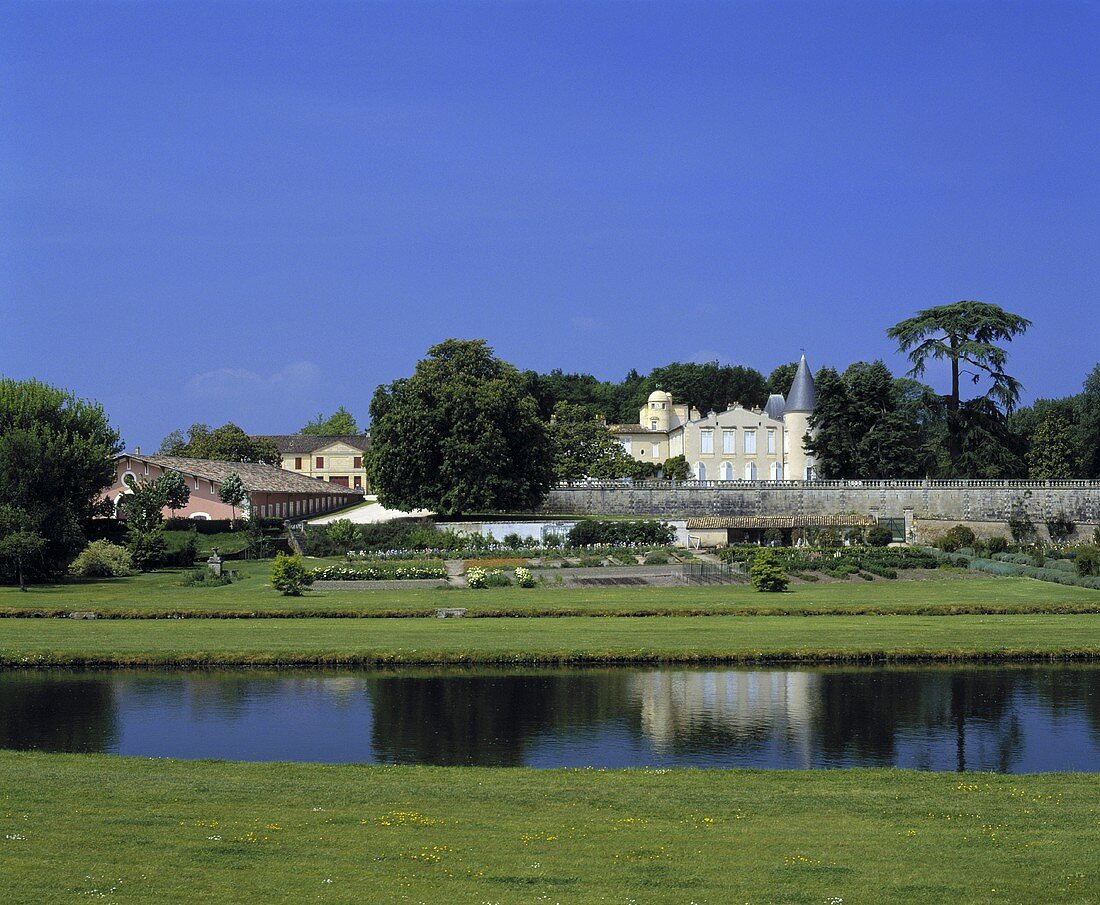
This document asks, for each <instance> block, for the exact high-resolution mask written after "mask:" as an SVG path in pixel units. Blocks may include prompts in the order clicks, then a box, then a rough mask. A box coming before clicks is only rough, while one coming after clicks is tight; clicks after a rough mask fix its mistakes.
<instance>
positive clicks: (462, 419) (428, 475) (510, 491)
mask: <svg viewBox="0 0 1100 905" xmlns="http://www.w3.org/2000/svg"><path fill="white" fill-rule="evenodd" d="M370 411H371V449H370V452H369V453H368V456H367V459H368V465H369V469H370V475H371V483H372V484H373V486H374V487H376V488H377V489H378V496H379V499H380V501H381V502H382V503H383V505H387V506H392V507H395V508H398V509H430V510H433V511H435V512H438V513H441V514H444V515H457V514H459V513H463V512H486V511H493V510H498V511H499V510H529V509H532V508H534V507H535V506H537V505H538V504H539V503H540V502H541V501H542V499H543V498H544V497H545V496H546V493H547V491H548V490H549V489H550V485H551V483H552V482H553V479H554V472H553V455H552V450H551V445H550V438H549V434H548V430H547V425H546V423H545V422H544V421H543V419H542V418H540V417H539V409H538V404H537V402H536V401H535V398H534V397H533V396H532V395H531V394H530V393H529V392H528V391H527V384H526V382H525V381H524V380H523V379H522V375H520V372H519V371H518V370H516V368H514V367H513V366H512V365H510V364H508V363H507V362H504V361H501V360H500V359H499V358H497V357H496V356H494V355H493V350H492V349H491V348H490V347H489V345H488V344H487V343H486V342H485V341H484V340H458V339H448V340H446V341H445V342H442V343H439V344H438V345H435V346H432V347H431V348H430V349H429V350H428V357H427V358H425V359H423V360H421V361H420V362H419V363H418V364H417V366H416V370H415V372H414V373H413V375H412V377H408V378H403V379H401V380H396V381H394V382H393V383H391V384H389V385H388V386H380V387H379V388H378V389H377V390H376V391H375V394H374V398H373V400H372V401H371V409H370Z"/></svg>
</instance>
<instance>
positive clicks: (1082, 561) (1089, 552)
mask: <svg viewBox="0 0 1100 905" xmlns="http://www.w3.org/2000/svg"><path fill="white" fill-rule="evenodd" d="M1074 567H1075V569H1074V571H1076V572H1077V574H1078V575H1100V546H1096V547H1091V546H1089V547H1078V548H1077V558H1076V559H1075V560H1074Z"/></svg>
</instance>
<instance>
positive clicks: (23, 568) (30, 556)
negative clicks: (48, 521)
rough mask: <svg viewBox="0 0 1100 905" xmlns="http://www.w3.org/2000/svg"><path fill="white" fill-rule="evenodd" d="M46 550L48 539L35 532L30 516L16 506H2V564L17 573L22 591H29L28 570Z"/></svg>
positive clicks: (0, 547) (0, 515)
mask: <svg viewBox="0 0 1100 905" xmlns="http://www.w3.org/2000/svg"><path fill="white" fill-rule="evenodd" d="M45 549H46V538H44V537H43V536H42V535H41V534H39V533H38V532H37V531H35V530H34V528H33V526H32V523H31V518H30V516H28V515H27V514H26V513H25V512H23V511H22V510H20V509H16V508H15V507H14V506H0V562H5V563H7V564H8V565H9V566H10V567H11V568H12V569H13V570H14V571H15V574H16V576H17V577H18V579H19V590H20V591H25V590H27V568H28V567H29V566H31V565H32V564H33V563H36V562H38V560H39V559H41V557H42V553H43V551H44V550H45Z"/></svg>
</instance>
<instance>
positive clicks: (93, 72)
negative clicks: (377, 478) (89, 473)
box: [0, 0, 1100, 447]
mask: <svg viewBox="0 0 1100 905" xmlns="http://www.w3.org/2000/svg"><path fill="white" fill-rule="evenodd" d="M1097 46H1100V5H1098V4H1097V3H1094V2H1072V3H1071V2H1061V3H1059V2H1043V3H1009V2H997V3H976V2H975V3H961V2H952V3H945V4H938V3H930V2H920V3H916V2H914V3H896V2H895V3H890V2H873V3H824V2H822V3H768V4H765V3H734V2H728V3H698V4H696V3H683V2H678V3H667V4H655V3H641V2H633V3H632V2H614V3H611V2H607V3H600V2H589V3H576V4H572V3H534V2H527V3H521V2H509V3H499V4H498V3H483V2H469V0H467V2H463V3H456V4H435V3H417V2H400V3H392V4H371V3H358V2H356V3H351V2H349V3H317V2H311V3H308V4H305V3H259V2H223V3H216V4H210V3H200V2H187V3H184V2H175V3H166V2H150V3H137V2H130V3H110V2H95V3H91V2H88V3H64V2H48V3H47V2H12V0H3V2H0V122H2V124H3V128H2V132H0V315H2V318H0V373H3V374H5V375H8V376H15V377H32V376H33V377H38V378H40V379H43V380H47V381H49V382H52V383H56V384H59V385H62V386H65V387H68V388H70V389H72V390H74V391H75V392H77V393H78V394H80V395H82V396H88V397H93V398H96V399H98V400H100V401H101V402H103V404H104V405H105V406H106V408H107V410H108V412H109V414H110V415H111V417H112V420H113V421H114V422H115V423H116V424H117V425H118V426H119V427H120V428H121V429H122V431H123V434H124V437H125V438H126V440H127V442H128V443H129V444H130V445H131V446H133V445H134V444H141V445H145V446H148V447H152V446H155V445H156V444H157V443H158V442H159V441H160V439H161V437H162V436H163V435H164V434H165V433H166V432H167V431H169V430H170V429H172V428H174V427H186V426H187V425H189V424H190V423H192V422H193V421H206V422H209V423H212V424H220V423H222V422H224V421H226V420H234V421H236V422H237V423H239V424H241V425H242V426H243V427H245V428H246V429H247V430H251V431H256V432H284V431H292V430H295V429H297V428H298V427H300V426H301V424H302V423H303V422H304V421H305V420H307V419H308V418H309V417H310V416H311V415H313V414H314V413H316V412H317V411H319V410H325V411H326V412H327V411H330V410H332V409H333V408H335V407H336V406H337V405H340V404H343V405H346V406H347V407H348V408H350V409H351V410H352V411H353V412H354V413H355V414H356V415H358V416H359V417H360V418H361V419H362V420H365V419H366V415H367V409H368V405H369V401H370V397H371V394H372V393H373V391H374V388H375V387H376V386H377V385H378V384H379V383H383V382H388V381H390V380H393V379H395V378H397V377H400V376H404V375H407V374H408V373H410V372H411V371H412V368H413V366H414V364H415V362H416V361H417V359H419V358H420V357H422V356H423V354H424V353H425V351H426V349H427V347H428V346H429V345H431V344H432V343H434V342H438V341H439V340H441V339H444V338H446V337H449V336H460V337H484V338H486V339H487V340H488V341H489V342H490V343H491V344H492V345H493V346H494V347H495V348H496V350H497V351H498V353H499V354H500V355H501V356H502V357H504V358H506V359H508V360H509V361H512V362H513V363H515V364H516V365H518V366H519V367H521V368H534V369H537V370H540V371H546V370H549V369H551V368H554V367H561V368H563V369H565V370H570V371H571V370H580V371H589V372H592V373H595V374H597V375H598V376H600V377H604V378H615V379H619V378H621V376H622V375H623V374H624V373H625V372H626V371H627V370H628V369H630V368H632V367H634V368H637V369H638V370H640V371H646V370H649V369H650V368H652V367H654V366H657V365H661V364H666V363H668V362H669V361H674V360H681V361H682V360H711V359H718V360H720V361H723V362H732V363H741V364H747V365H752V366H755V367H757V368H760V369H761V370H763V371H764V372H765V373H766V372H767V371H769V370H770V369H771V368H772V367H774V366H775V365H776V364H779V363H780V362H783V361H789V360H791V359H792V358H794V357H796V356H797V353H798V349H799V348H800V347H805V348H806V350H807V354H808V356H809V358H810V361H811V364H812V365H813V366H814V367H815V368H816V367H818V366H821V365H825V364H828V365H834V366H838V367H843V366H845V365H847V364H848V363H849V362H851V361H854V360H858V359H867V360H870V359H874V358H877V357H883V358H885V360H886V361H887V362H888V363H889V364H890V365H891V366H892V367H894V368H895V369H896V370H901V367H902V361H901V360H900V358H899V357H898V356H897V355H896V353H895V352H894V350H893V348H892V346H891V344H890V343H889V341H888V340H887V339H886V338H885V336H884V331H885V329H886V328H887V327H888V326H890V325H891V324H893V323H895V322H896V321H898V320H900V319H902V318H903V317H907V316H909V315H910V314H912V313H913V312H914V311H916V310H917V309H919V308H921V307H927V306H930V305H936V304H943V303H946V302H951V301H956V300H958V299H980V300H983V301H989V302H996V303H997V304H1000V305H1002V306H1004V307H1005V308H1007V309H1009V310H1011V311H1015V312H1018V313H1021V314H1023V315H1025V316H1027V317H1029V318H1031V319H1032V320H1033V321H1034V322H1035V327H1034V328H1033V330H1032V332H1030V333H1029V334H1028V335H1027V336H1026V337H1023V338H1022V339H1019V340H1017V341H1016V342H1015V343H1014V344H1013V347H1012V352H1013V355H1012V365H1013V368H1014V369H1015V370H1014V373H1016V374H1017V375H1018V376H1019V377H1020V378H1021V379H1022V380H1023V381H1024V383H1025V385H1026V390H1025V398H1026V399H1031V398H1034V397H1035V396H1050V395H1065V394H1069V393H1073V392H1076V391H1077V390H1078V389H1079V388H1080V385H1081V382H1082V380H1083V379H1084V377H1085V374H1086V373H1087V371H1088V370H1089V369H1090V368H1091V367H1092V366H1093V364H1095V363H1096V362H1097V361H1098V360H1100V340H1098V337H1100V304H1098V298H1097V287H1098V285H1100V166H1098V149H1100V85H1098V74H1100V63H1098V59H1100V56H1098V55H1097V53H1096V47H1097ZM941 377H942V375H941V374H939V373H938V372H935V371H933V372H930V375H929V378H930V380H931V382H934V383H940V384H941V385H942V379H941Z"/></svg>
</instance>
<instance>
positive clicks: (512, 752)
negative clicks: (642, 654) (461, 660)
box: [368, 671, 629, 766]
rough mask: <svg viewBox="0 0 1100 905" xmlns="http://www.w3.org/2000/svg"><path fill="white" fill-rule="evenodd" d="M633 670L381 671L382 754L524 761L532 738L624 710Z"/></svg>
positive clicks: (375, 693)
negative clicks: (398, 673)
mask: <svg viewBox="0 0 1100 905" xmlns="http://www.w3.org/2000/svg"><path fill="white" fill-rule="evenodd" d="M628 681H629V674H628V673H627V672H625V671H623V672H621V673H616V672H614V671H591V672H589V671H585V672H577V673H572V674H570V673H568V672H560V673H556V672H555V673H521V674H518V675H517V674H495V675H492V674H490V675H486V674H472V675H471V674H463V673H457V674H456V673H450V674H446V675H436V676H431V675H429V676H424V675H413V676H401V675H380V676H376V677H374V678H371V679H369V680H368V686H369V688H370V694H371V699H372V701H373V704H374V721H373V727H372V744H373V747H374V751H375V754H376V755H377V756H378V758H379V759H380V760H383V761H397V762H402V763H425V764H472V763H477V764H484V765H495V766H517V765H520V764H522V763H524V759H525V755H526V753H527V751H528V749H529V747H530V744H531V742H532V740H533V739H535V738H537V737H539V736H545V735H551V736H553V735H559V734H564V733H565V732H567V731H571V730H576V729H578V728H586V727H594V726H598V725H600V724H602V723H605V722H609V721H612V720H615V719H618V718H621V716H622V709H623V704H624V700H625V696H626V695H625V690H626V686H627V683H628Z"/></svg>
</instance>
